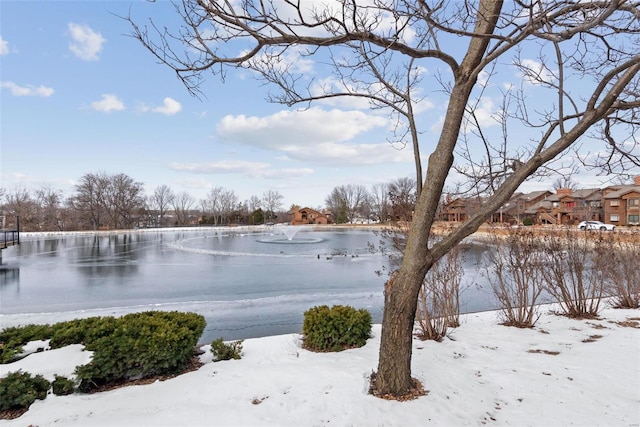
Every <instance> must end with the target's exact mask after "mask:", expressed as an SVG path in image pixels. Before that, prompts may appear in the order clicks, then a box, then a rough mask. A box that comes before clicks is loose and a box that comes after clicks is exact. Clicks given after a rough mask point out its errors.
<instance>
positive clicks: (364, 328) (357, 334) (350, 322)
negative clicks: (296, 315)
mask: <svg viewBox="0 0 640 427" xmlns="http://www.w3.org/2000/svg"><path fill="white" fill-rule="evenodd" d="M302 333H303V335H304V343H303V347H304V348H306V349H307V350H311V351H342V350H345V349H347V348H354V347H362V346H363V345H365V344H366V342H367V339H369V338H370V337H371V313H369V312H368V311H367V310H365V309H364V308H361V309H359V310H356V309H355V308H353V307H350V306H343V305H334V306H333V307H331V308H329V307H328V306H326V305H321V306H317V307H313V308H311V309H309V310H307V311H305V313H304V322H303V325H302Z"/></svg>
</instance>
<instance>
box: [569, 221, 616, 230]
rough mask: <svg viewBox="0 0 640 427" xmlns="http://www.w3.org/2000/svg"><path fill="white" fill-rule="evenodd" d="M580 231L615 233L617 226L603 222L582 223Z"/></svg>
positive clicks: (579, 225) (579, 226) (579, 227)
mask: <svg viewBox="0 0 640 427" xmlns="http://www.w3.org/2000/svg"><path fill="white" fill-rule="evenodd" d="M578 229H580V230H600V231H613V230H615V229H616V226H615V225H613V224H605V223H604V222H601V221H582V222H581V223H580V224H578Z"/></svg>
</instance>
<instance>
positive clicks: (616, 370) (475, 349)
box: [0, 306, 640, 426]
mask: <svg viewBox="0 0 640 427" xmlns="http://www.w3.org/2000/svg"><path fill="white" fill-rule="evenodd" d="M550 307H552V306H543V307H541V313H542V317H541V318H540V320H539V321H538V323H537V325H536V327H535V328H533V329H516V328H508V327H505V326H500V325H499V324H498V320H497V316H496V313H495V312H483V313H474V314H468V315H464V316H462V325H461V326H460V327H459V328H457V329H454V330H452V331H451V334H450V338H449V339H445V340H444V341H443V342H442V343H436V342H422V341H419V340H415V341H414V352H413V375H414V377H416V378H418V379H419V380H420V381H422V383H423V385H424V387H425V389H427V390H429V393H428V394H427V395H426V396H423V397H420V398H419V399H416V400H413V401H408V402H395V401H385V400H381V399H378V398H376V397H373V396H371V395H369V394H368V393H367V390H368V386H369V375H370V374H371V372H372V371H373V370H375V369H376V365H377V358H378V345H379V337H380V326H379V325H377V326H374V329H373V337H372V338H371V339H370V340H369V341H368V342H367V344H366V345H365V346H364V347H362V348H358V349H353V350H347V351H343V352H340V353H312V352H309V351H306V350H304V349H302V348H301V336H300V335H298V334H289V335H280V336H271V337H264V338H256V339H250V340H246V341H245V342H244V345H243V347H244V351H243V358H242V360H232V361H224V362H218V363H213V362H212V361H211V354H210V352H208V351H207V353H206V354H205V355H203V356H202V359H203V361H204V362H205V365H204V366H202V367H201V368H200V369H199V370H197V371H194V372H190V373H186V374H184V375H181V376H178V377H176V378H174V379H171V380H166V381H162V382H160V381H158V382H155V383H153V384H149V385H139V386H129V387H123V388H120V389H117V390H113V391H108V392H102V393H97V394H92V395H86V394H78V393H76V394H73V395H70V396H55V395H49V396H48V397H47V398H46V399H45V400H43V401H36V403H34V404H33V405H32V406H31V409H30V410H29V411H28V412H27V413H25V414H24V415H22V416H21V417H20V418H18V419H15V420H0V426H28V425H34V426H35V425H37V426H50V425H56V426H87V425H90V426H143V425H144V426H147V425H148V426H201V425H220V426H322V425H330V426H425V425H437V426H463V425H472V426H476V425H484V424H486V425H501V426H566V425H575V426H597V425H600V426H638V425H639V423H640V310H614V309H605V310H604V311H602V313H601V318H600V319H598V320H573V319H568V318H565V317H560V316H555V315H552V314H550V313H549V309H550ZM35 345H38V343H36V344H35ZM89 357H90V354H89V353H88V352H83V351H82V350H81V346H71V347H67V348H64V349H59V350H48V351H45V352H43V353H36V354H32V355H30V356H28V357H26V358H24V359H22V360H20V361H18V362H15V363H13V364H10V365H0V369H1V375H3V376H4V375H6V374H7V373H8V372H10V371H15V370H18V369H23V370H25V371H29V372H31V373H33V374H37V373H43V374H45V375H46V376H51V375H53V374H54V373H60V374H68V373H69V372H71V371H73V368H74V367H75V366H76V365H77V364H80V363H86V361H87V360H89V359H88V358H89Z"/></svg>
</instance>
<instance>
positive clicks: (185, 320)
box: [76, 311, 206, 391]
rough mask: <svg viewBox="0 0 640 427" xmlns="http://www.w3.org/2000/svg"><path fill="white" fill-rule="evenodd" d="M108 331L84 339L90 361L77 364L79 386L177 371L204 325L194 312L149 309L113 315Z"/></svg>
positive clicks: (185, 361) (192, 348)
mask: <svg viewBox="0 0 640 427" xmlns="http://www.w3.org/2000/svg"><path fill="white" fill-rule="evenodd" d="M115 320H116V321H115V324H114V325H113V326H114V327H113V330H112V331H111V333H110V334H108V335H103V336H98V337H96V338H95V340H93V341H88V342H86V343H85V345H86V349H87V350H90V351H93V352H94V353H93V359H92V361H91V362H90V363H89V364H87V365H84V366H79V367H78V368H76V375H77V377H78V379H79V380H80V385H79V389H80V390H81V391H90V390H91V389H94V388H96V387H99V386H100V385H103V384H107V383H110V382H116V381H123V380H129V379H135V378H143V377H147V376H152V375H165V374H172V373H175V372H178V371H179V370H181V369H182V368H184V366H186V364H187V363H188V362H189V360H190V358H191V357H192V356H193V354H194V349H195V347H196V345H197V343H198V339H199V338H200V336H201V335H202V332H203V330H204V327H205V325H206V322H205V319H204V317H203V316H201V315H199V314H195V313H180V312H161V311H150V312H143V313H132V314H128V315H126V316H123V317H121V318H118V319H115Z"/></svg>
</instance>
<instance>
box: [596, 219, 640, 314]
mask: <svg viewBox="0 0 640 427" xmlns="http://www.w3.org/2000/svg"><path fill="white" fill-rule="evenodd" d="M612 240H613V241H612V242H611V246H610V251H609V252H608V253H609V254H611V256H610V257H609V260H608V261H609V262H607V264H606V269H605V277H606V293H607V294H608V295H611V296H612V297H613V305H614V307H617V308H639V307H640V233H639V232H637V231H634V232H633V233H629V234H621V235H618V236H616V238H615V239H612Z"/></svg>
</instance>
